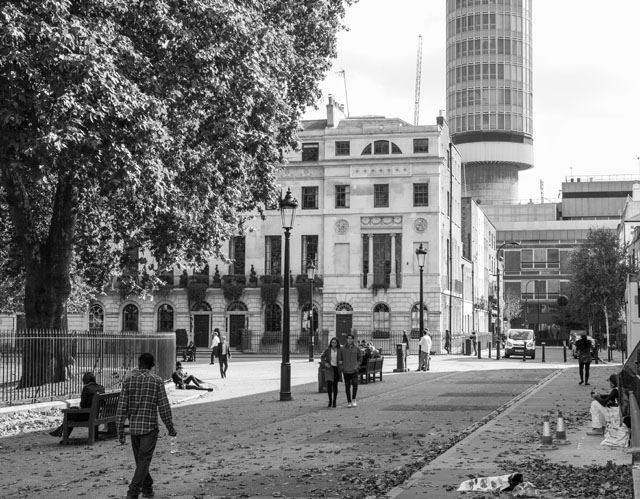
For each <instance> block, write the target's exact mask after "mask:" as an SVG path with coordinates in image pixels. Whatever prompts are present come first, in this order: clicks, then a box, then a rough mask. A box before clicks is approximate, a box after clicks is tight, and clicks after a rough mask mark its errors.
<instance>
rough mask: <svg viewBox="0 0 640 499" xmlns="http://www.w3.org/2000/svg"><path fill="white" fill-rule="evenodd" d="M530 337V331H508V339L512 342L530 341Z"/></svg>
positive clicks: (531, 334) (531, 335) (531, 333)
mask: <svg viewBox="0 0 640 499" xmlns="http://www.w3.org/2000/svg"><path fill="white" fill-rule="evenodd" d="M532 337H533V332H532V331H518V330H516V331H509V338H510V339H512V340H530V339H531V338H532Z"/></svg>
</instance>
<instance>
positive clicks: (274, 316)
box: [264, 303, 282, 331]
mask: <svg viewBox="0 0 640 499" xmlns="http://www.w3.org/2000/svg"><path fill="white" fill-rule="evenodd" d="M264 328H265V331H281V330H282V309H281V308H280V306H279V305H277V304H275V303H272V304H271V305H267V307H266V309H265V311H264Z"/></svg>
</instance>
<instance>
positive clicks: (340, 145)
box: [336, 140, 351, 156]
mask: <svg viewBox="0 0 640 499" xmlns="http://www.w3.org/2000/svg"><path fill="white" fill-rule="evenodd" d="M349 154H351V142H349V141H348V140H338V141H336V156H349Z"/></svg>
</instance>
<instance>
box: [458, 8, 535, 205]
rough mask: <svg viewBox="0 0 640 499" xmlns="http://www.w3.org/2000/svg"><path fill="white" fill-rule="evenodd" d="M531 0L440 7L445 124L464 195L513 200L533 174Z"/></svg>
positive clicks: (476, 197)
mask: <svg viewBox="0 0 640 499" xmlns="http://www.w3.org/2000/svg"><path fill="white" fill-rule="evenodd" d="M531 4H532V2H531V0H484V1H482V2H481V1H479V0H475V1H474V0H447V119H448V121H449V126H450V129H451V137H452V141H453V143H454V144H455V145H456V147H457V148H458V150H459V151H460V154H461V156H462V160H463V165H464V166H463V195H465V196H471V197H473V198H474V199H476V201H477V202H479V203H485V202H486V201H502V202H504V201H513V200H517V199H518V172H519V171H521V170H524V169H528V168H531V167H532V166H533V74H532V42H531V15H532V14H531Z"/></svg>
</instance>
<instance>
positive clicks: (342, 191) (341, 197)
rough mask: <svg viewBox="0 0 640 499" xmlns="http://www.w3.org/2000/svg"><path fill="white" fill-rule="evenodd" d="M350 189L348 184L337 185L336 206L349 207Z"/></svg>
mask: <svg viewBox="0 0 640 499" xmlns="http://www.w3.org/2000/svg"><path fill="white" fill-rule="evenodd" d="M349 197H350V189H349V186H348V185H336V208H349V203H350V199H349Z"/></svg>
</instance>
